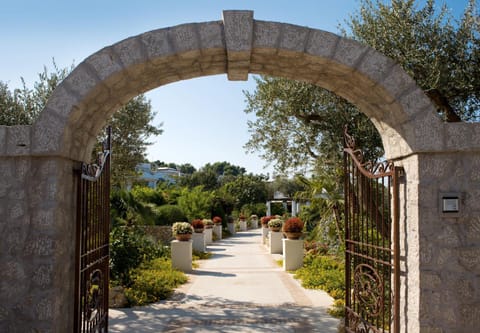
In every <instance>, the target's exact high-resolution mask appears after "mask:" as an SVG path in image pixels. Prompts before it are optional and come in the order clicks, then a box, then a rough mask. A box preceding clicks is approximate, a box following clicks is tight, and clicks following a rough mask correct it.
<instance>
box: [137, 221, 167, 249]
mask: <svg viewBox="0 0 480 333" xmlns="http://www.w3.org/2000/svg"><path fill="white" fill-rule="evenodd" d="M142 229H143V230H144V231H145V234H146V236H147V237H148V238H149V239H151V240H152V241H154V242H156V243H161V244H163V245H170V242H171V241H172V240H173V239H174V237H173V235H172V227H171V226H168V225H165V226H164V225H149V226H142Z"/></svg>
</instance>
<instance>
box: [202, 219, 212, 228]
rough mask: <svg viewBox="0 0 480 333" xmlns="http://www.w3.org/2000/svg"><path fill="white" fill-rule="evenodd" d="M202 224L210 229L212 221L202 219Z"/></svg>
mask: <svg viewBox="0 0 480 333" xmlns="http://www.w3.org/2000/svg"><path fill="white" fill-rule="evenodd" d="M203 225H204V226H205V229H212V228H213V221H212V220H210V219H203Z"/></svg>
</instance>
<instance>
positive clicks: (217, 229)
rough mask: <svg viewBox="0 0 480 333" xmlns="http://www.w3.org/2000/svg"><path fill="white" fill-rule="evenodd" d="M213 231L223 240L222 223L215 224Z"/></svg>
mask: <svg viewBox="0 0 480 333" xmlns="http://www.w3.org/2000/svg"><path fill="white" fill-rule="evenodd" d="M213 233H214V234H215V236H217V240H221V239H222V225H221V224H220V225H214V226H213Z"/></svg>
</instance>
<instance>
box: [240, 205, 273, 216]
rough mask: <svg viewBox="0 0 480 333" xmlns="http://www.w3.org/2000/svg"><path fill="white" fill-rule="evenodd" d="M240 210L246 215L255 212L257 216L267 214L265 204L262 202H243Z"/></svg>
mask: <svg viewBox="0 0 480 333" xmlns="http://www.w3.org/2000/svg"><path fill="white" fill-rule="evenodd" d="M241 211H242V212H243V213H244V214H245V215H246V216H250V215H252V214H255V215H257V216H265V215H266V214H267V205H266V204H265V203H264V202H262V203H255V204H245V205H243V206H242V208H241Z"/></svg>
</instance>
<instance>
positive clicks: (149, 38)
mask: <svg viewBox="0 0 480 333" xmlns="http://www.w3.org/2000/svg"><path fill="white" fill-rule="evenodd" d="M168 32H169V29H158V30H154V31H150V32H146V33H144V34H142V35H141V36H140V38H141V40H142V42H143V44H144V45H145V49H146V52H147V58H148V59H150V60H153V59H155V58H162V57H165V56H168V55H173V54H175V50H174V47H173V45H172V43H171V42H170V40H169V33H168Z"/></svg>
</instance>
